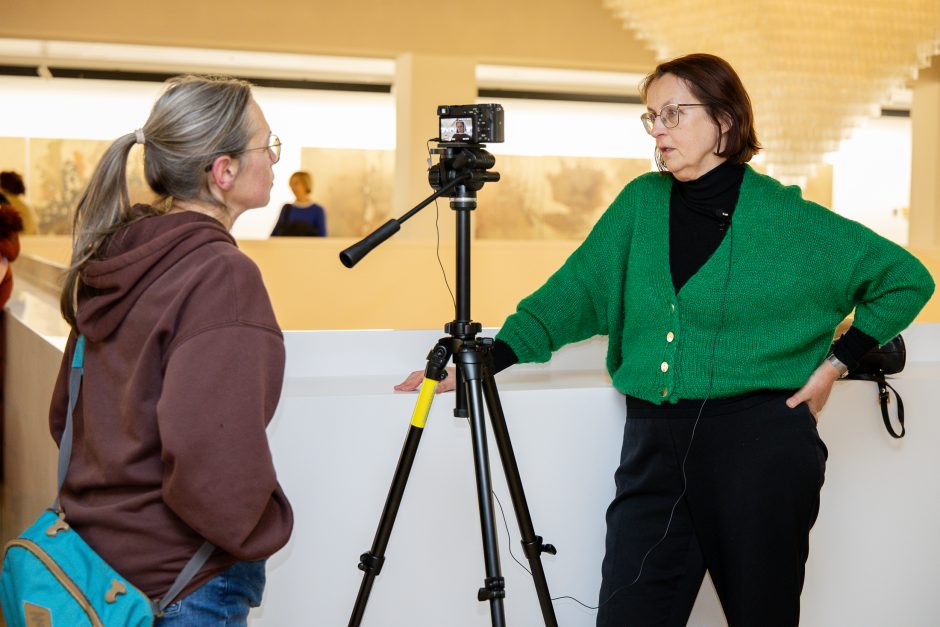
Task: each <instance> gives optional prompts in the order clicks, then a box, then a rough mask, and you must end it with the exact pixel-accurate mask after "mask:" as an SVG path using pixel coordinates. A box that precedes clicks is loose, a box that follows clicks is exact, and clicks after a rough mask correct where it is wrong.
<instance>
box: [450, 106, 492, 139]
mask: <svg viewBox="0 0 940 627" xmlns="http://www.w3.org/2000/svg"><path fill="white" fill-rule="evenodd" d="M437 117H438V118H440V129H441V132H440V135H439V136H438V137H439V138H440V141H441V142H444V143H450V142H455V143H468V144H482V143H484V142H491V143H494V144H498V143H500V142H502V141H503V132H504V126H503V124H504V122H503V107H502V105H498V104H475V105H440V106H438V108H437Z"/></svg>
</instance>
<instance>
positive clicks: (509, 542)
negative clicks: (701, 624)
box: [490, 490, 597, 610]
mask: <svg viewBox="0 0 940 627" xmlns="http://www.w3.org/2000/svg"><path fill="white" fill-rule="evenodd" d="M490 493H491V494H492V495H493V498H494V499H496V505H497V506H498V507H499V513H500V515H502V517H503V526H504V527H505V528H506V547H507V548H508V549H509V557H511V558H512V561H514V562H515V563H516V564H519V568H521V569H522V570H524V571H525V572H526V573H528V575H529V576H530V577H531V576H532V571H531V570H529V569H528V568H526V565H525V564H523V563H522V562H520V561H519V560H518V559H517V558H516V554H515V553H513V552H512V533H511V532H510V531H509V523H508V522H506V512H505V511H503V504H502V502H501V501H500V500H499V497H498V496H496V491H495V490H491V491H490ZM561 599H571V600H572V601H574V602H575V603H577V604H578V605H581V606H583V607H586V608H587V609H589V610H596V609H597V608H596V607H591V606H590V605H585V604H584V603H582V602H581V601H579V600H578V599H576V598H575V597H573V596H569V595H567V594H566V595H562V596H560V597H552V598H551V600H552V601H560V600H561Z"/></svg>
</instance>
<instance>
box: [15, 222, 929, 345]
mask: <svg viewBox="0 0 940 627" xmlns="http://www.w3.org/2000/svg"><path fill="white" fill-rule="evenodd" d="M404 228H408V227H407V225H406V226H405V227H404ZM353 242H354V240H346V239H331V238H326V239H321V238H281V239H280V240H279V241H277V242H272V241H270V240H244V241H241V242H239V246H240V247H241V249H242V250H243V251H245V253H246V254H247V255H248V256H250V257H251V258H252V259H254V261H255V262H256V263H257V264H258V266H259V267H260V268H261V272H262V274H263V275H264V281H265V284H266V285H267V287H268V292H269V293H270V294H271V300H272V301H273V303H274V310H275V313H276V314H277V318H278V321H279V322H280V324H281V326H282V327H283V328H285V329H438V328H443V325H444V323H445V322H449V321H450V320H452V319H453V317H454V305H453V303H452V302H451V300H450V295H449V294H448V293H447V288H446V287H445V286H444V282H443V279H442V278H441V268H440V266H439V265H438V263H437V257H436V256H435V253H434V251H435V246H434V242H433V241H431V242H428V241H410V240H406V239H401V238H399V237H398V236H396V237H393V238H392V239H390V240H388V241H387V242H385V243H384V244H382V245H381V246H379V247H378V248H376V249H375V250H374V251H372V253H371V254H370V255H369V256H367V257H366V258H365V259H363V260H362V261H361V262H359V265H357V266H356V267H355V268H352V269H347V268H346V267H344V266H343V265H342V264H340V262H339V258H338V255H339V252H340V251H341V250H342V249H343V248H346V247H347V246H349V245H350V244H352V243H353ZM577 244H578V242H575V241H483V242H474V243H473V245H472V255H473V257H472V260H471V261H472V276H471V284H472V287H473V291H472V293H471V314H472V315H473V318H474V320H475V321H477V322H481V323H483V324H484V325H485V326H500V325H501V324H502V323H503V320H505V318H506V316H508V315H509V314H510V313H512V312H513V311H515V308H516V303H518V302H519V300H521V299H522V298H523V297H525V296H526V295H528V294H530V293H531V292H532V291H534V290H535V289H536V288H537V287H539V286H540V285H541V284H542V283H543V282H544V281H545V280H546V279H547V278H548V277H549V276H550V275H551V273H552V272H554V270H555V269H556V268H558V267H559V266H560V265H561V264H562V263H563V262H564V260H565V259H566V258H567V257H568V255H570V254H571V251H573V250H574V249H575V247H576V246H577ZM68 246H69V245H68V239H67V238H65V237H24V238H23V252H24V253H26V254H31V255H38V256H41V257H45V258H47V259H50V260H53V261H56V262H59V263H66V262H67V260H68V255H69V248H68ZM912 252H913V253H914V254H915V255H917V257H918V258H919V259H920V260H921V261H923V262H924V264H925V265H926V266H927V268H928V269H929V270H930V272H931V274H932V275H933V276H934V278H935V280H940V249H938V248H926V249H925V248H917V249H912ZM440 254H441V261H442V262H443V264H444V268H445V269H446V270H447V275H448V278H449V280H450V284H451V289H456V286H455V285H454V278H453V277H454V246H453V244H452V243H449V242H444V243H443V245H442V246H441V253H440ZM14 268H15V266H14ZM917 321H918V322H940V294H934V297H933V299H931V301H930V302H929V303H928V304H927V307H925V308H924V310H923V311H922V312H921V314H920V316H918V318H917Z"/></svg>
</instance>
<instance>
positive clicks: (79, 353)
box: [52, 335, 215, 616]
mask: <svg viewBox="0 0 940 627" xmlns="http://www.w3.org/2000/svg"><path fill="white" fill-rule="evenodd" d="M84 374H85V336H84V335H79V336H78V338H77V339H76V340H75V352H74V353H73V354H72V366H71V368H70V369H69V405H68V407H69V409H68V414H67V415H66V417H65V430H64V431H63V432H62V440H61V441H60V442H59V477H58V487H57V488H56V496H55V502H54V503H53V506H52V507H53V509H54V510H55V511H57V512H59V513H60V514H61V513H62V512H61V509H60V505H59V497H60V496H61V494H62V485H63V484H64V483H65V475H66V473H67V472H68V469H69V462H71V461H72V434H73V430H72V427H73V425H72V412H73V411H74V410H75V405H76V403H78V392H79V389H80V388H81V386H82V377H83V376H84ZM214 550H215V545H213V544H212V543H211V542H209V541H208V540H207V541H205V542H203V543H202V546H200V547H199V550H197V551H196V554H195V555H193V556H192V557H191V558H189V561H188V562H186V566H184V567H183V570H182V571H180V574H179V575H177V576H176V580H175V581H174V582H173V585H172V586H170V589H169V590H168V591H167V593H166V594H165V595H164V596H163V598H162V599H158V600H156V601H155V600H153V599H151V600H150V606H151V608H152V610H153V614H154V616H160V615H161V614H163V610H165V609H166V608H167V607H168V606H169V605H170V604H171V603H172V602H173V600H174V599H175V598H176V597H177V596H179V593H180V592H182V591H183V588H185V587H186V584H188V583H189V582H190V581H192V579H193V577H195V576H196V573H198V572H199V570H200V569H201V568H202V567H203V566H204V565H205V563H206V561H207V560H208V559H209V556H210V555H212V552H213V551H214Z"/></svg>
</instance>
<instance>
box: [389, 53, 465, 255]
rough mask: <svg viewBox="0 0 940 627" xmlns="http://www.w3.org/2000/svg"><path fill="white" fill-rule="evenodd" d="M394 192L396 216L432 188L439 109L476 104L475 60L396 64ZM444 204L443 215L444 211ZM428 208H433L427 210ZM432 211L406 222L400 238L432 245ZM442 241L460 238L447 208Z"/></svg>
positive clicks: (412, 59)
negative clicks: (430, 163)
mask: <svg viewBox="0 0 940 627" xmlns="http://www.w3.org/2000/svg"><path fill="white" fill-rule="evenodd" d="M392 93H393V94H394V96H395V118H396V125H395V132H396V143H395V189H394V193H393V195H392V202H393V211H394V213H396V214H401V213H404V212H406V211H408V210H409V209H410V208H411V207H412V206H414V204H415V200H416V199H420V198H424V197H425V196H427V195H428V194H429V193H430V192H431V187H430V185H428V168H427V160H428V148H427V140H428V139H429V138H432V137H437V135H438V127H437V123H438V119H437V106H438V105H443V104H451V105H453V104H474V103H475V102H476V101H477V79H476V61H475V60H474V59H472V58H470V57H460V56H448V55H426V54H411V53H409V54H403V55H401V56H399V57H398V58H397V59H396V62H395V85H394V87H393V89H392ZM446 206H447V205H446V203H444V204H443V205H442V210H443V209H444V208H446ZM428 209H431V207H429V208H428ZM434 217H435V215H434V211H430V210H425V211H423V212H421V213H419V214H418V215H416V216H415V217H414V218H412V219H411V220H410V221H409V222H408V228H407V229H402V230H401V232H400V233H399V234H398V235H397V237H398V238H399V239H403V238H406V239H415V240H428V239H430V240H433V239H434V238H435V237H436V235H435V233H436V229H435V226H434ZM439 227H440V231H441V242H442V243H443V242H452V241H454V238H455V236H456V234H455V226H454V221H453V220H452V219H451V217H450V210H449V209H447V216H446V219H445V218H443V217H442V219H441V220H440V224H439Z"/></svg>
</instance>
